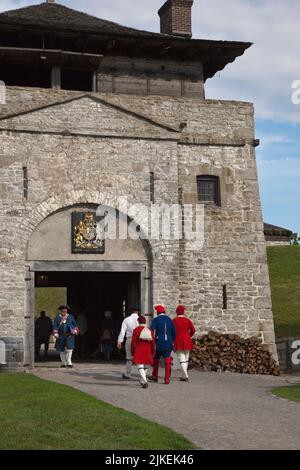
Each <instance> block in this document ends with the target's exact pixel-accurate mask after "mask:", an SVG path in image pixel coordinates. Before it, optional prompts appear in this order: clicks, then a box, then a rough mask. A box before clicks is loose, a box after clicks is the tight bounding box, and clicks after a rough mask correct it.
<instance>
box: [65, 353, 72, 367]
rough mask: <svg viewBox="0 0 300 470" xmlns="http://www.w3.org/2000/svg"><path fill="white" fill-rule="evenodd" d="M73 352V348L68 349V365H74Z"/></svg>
mask: <svg viewBox="0 0 300 470" xmlns="http://www.w3.org/2000/svg"><path fill="white" fill-rule="evenodd" d="M72 354H73V349H67V352H66V359H67V366H71V365H72Z"/></svg>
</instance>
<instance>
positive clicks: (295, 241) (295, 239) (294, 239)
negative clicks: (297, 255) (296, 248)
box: [291, 233, 300, 245]
mask: <svg viewBox="0 0 300 470" xmlns="http://www.w3.org/2000/svg"><path fill="white" fill-rule="evenodd" d="M291 244H292V245H300V237H299V235H298V233H293V236H292V239H291Z"/></svg>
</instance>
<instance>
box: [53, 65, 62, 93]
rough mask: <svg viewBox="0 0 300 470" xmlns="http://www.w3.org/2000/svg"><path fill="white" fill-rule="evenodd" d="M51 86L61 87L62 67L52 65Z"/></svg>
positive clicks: (57, 88) (58, 88)
mask: <svg viewBox="0 0 300 470" xmlns="http://www.w3.org/2000/svg"><path fill="white" fill-rule="evenodd" d="M51 88H55V89H56V90H60V89H61V69H60V67H52V70H51Z"/></svg>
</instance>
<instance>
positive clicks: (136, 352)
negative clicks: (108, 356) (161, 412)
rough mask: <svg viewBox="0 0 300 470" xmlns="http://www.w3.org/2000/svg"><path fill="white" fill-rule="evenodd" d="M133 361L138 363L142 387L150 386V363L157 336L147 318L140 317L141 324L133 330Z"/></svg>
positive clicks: (151, 362)
mask: <svg viewBox="0 0 300 470" xmlns="http://www.w3.org/2000/svg"><path fill="white" fill-rule="evenodd" d="M131 352H132V355H133V363H134V364H136V365H137V367H138V371H139V374H140V384H141V386H142V388H148V381H147V371H148V365H152V364H153V356H154V354H155V338H154V334H153V331H151V330H150V328H148V327H147V326H146V318H145V317H142V316H140V317H139V326H137V327H136V328H135V329H134V330H133V335H132V340H131Z"/></svg>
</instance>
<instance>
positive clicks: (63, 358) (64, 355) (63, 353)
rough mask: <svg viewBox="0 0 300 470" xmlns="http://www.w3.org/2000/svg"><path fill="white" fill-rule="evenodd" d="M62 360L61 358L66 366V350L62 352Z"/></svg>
mask: <svg viewBox="0 0 300 470" xmlns="http://www.w3.org/2000/svg"><path fill="white" fill-rule="evenodd" d="M60 360H61V362H62V364H63V365H64V366H65V365H66V353H65V351H64V352H61V353H60Z"/></svg>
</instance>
